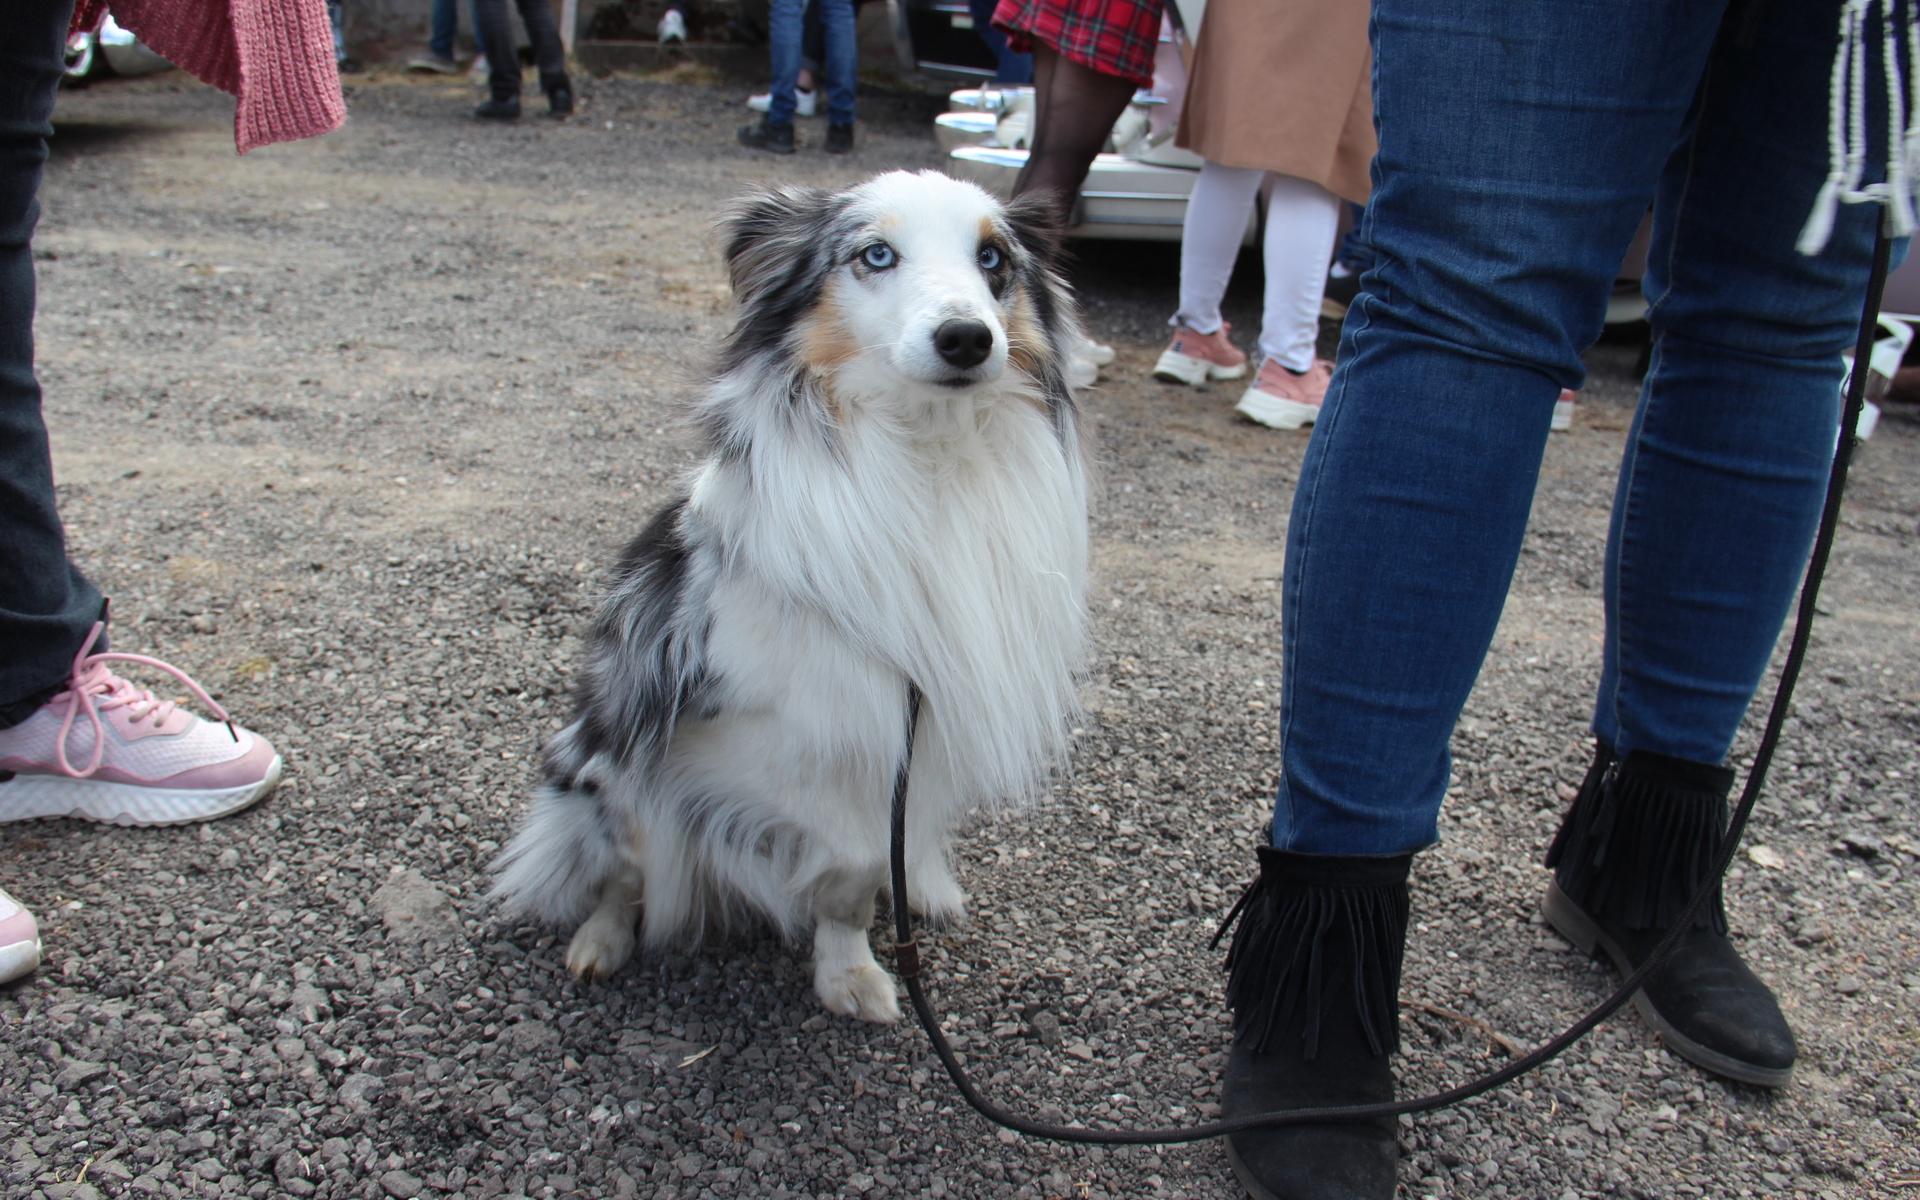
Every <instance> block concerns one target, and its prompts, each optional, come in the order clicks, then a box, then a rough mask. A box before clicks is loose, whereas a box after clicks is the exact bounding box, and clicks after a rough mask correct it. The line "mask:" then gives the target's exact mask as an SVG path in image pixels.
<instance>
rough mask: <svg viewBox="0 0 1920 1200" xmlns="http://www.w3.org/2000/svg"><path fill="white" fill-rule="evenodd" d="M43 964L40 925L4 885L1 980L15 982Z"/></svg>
mask: <svg viewBox="0 0 1920 1200" xmlns="http://www.w3.org/2000/svg"><path fill="white" fill-rule="evenodd" d="M39 965H40V927H39V926H38V925H36V924H34V922H33V914H32V913H30V912H28V911H27V910H26V909H24V908H22V907H21V906H20V902H19V901H18V900H15V899H14V898H13V897H12V896H9V895H7V893H6V889H5V888H0V983H12V982H13V981H14V980H16V979H18V978H20V977H21V976H22V975H27V974H31V973H32V971H33V969H34V968H35V967H38V966H39Z"/></svg>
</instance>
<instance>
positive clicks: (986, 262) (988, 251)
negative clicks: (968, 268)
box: [980, 246, 1001, 271]
mask: <svg viewBox="0 0 1920 1200" xmlns="http://www.w3.org/2000/svg"><path fill="white" fill-rule="evenodd" d="M1000 262H1001V255H1000V247H998V246H982V247H980V269H981V270H983V271H998V270H999V269H1000Z"/></svg>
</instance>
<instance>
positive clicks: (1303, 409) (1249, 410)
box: [1233, 389, 1320, 429]
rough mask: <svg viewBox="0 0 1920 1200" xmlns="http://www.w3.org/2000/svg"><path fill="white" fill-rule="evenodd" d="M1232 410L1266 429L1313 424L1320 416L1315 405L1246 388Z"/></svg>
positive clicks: (1293, 427) (1299, 427)
mask: <svg viewBox="0 0 1920 1200" xmlns="http://www.w3.org/2000/svg"><path fill="white" fill-rule="evenodd" d="M1233 411H1235V412H1237V413H1239V414H1240V415H1241V416H1243V417H1245V418H1246V419H1247V420H1249V421H1257V422H1258V423H1260V424H1262V425H1265V426H1266V427H1267V428H1268V429H1301V428H1304V427H1306V426H1308V425H1311V424H1313V423H1314V422H1315V421H1316V420H1318V419H1319V418H1320V409H1319V407H1318V406H1317V405H1313V404H1302V403H1300V402H1299V401H1298V400H1283V399H1281V398H1280V397H1279V396H1273V395H1269V394H1268V393H1266V392H1259V391H1253V390H1251V389H1249V390H1248V392H1247V394H1246V395H1244V396H1242V397H1240V403H1238V404H1236V405H1234V406H1233Z"/></svg>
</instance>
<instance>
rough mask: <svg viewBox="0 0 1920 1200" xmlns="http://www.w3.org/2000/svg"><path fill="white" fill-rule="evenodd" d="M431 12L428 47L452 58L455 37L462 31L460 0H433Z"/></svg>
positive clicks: (440, 54) (437, 53)
mask: <svg viewBox="0 0 1920 1200" xmlns="http://www.w3.org/2000/svg"><path fill="white" fill-rule="evenodd" d="M429 14H430V15H429V17H428V23H427V49H428V50H429V51H431V52H432V53H434V54H436V55H438V56H440V57H441V58H452V57H453V39H454V38H455V37H457V36H459V33H460V0H433V7H432V8H431V9H430V10H429ZM475 25H476V26H477V25H478V22H475Z"/></svg>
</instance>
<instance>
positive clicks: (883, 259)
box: [860, 242, 898, 271]
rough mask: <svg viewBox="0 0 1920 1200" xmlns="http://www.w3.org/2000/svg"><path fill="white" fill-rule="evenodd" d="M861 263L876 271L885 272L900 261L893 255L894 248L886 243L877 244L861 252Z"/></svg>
mask: <svg viewBox="0 0 1920 1200" xmlns="http://www.w3.org/2000/svg"><path fill="white" fill-rule="evenodd" d="M860 261H862V262H864V263H866V264H867V265H868V266H869V267H872V268H873V269H874V270H876V271H884V270H886V269H887V268H888V267H891V266H892V265H893V264H894V263H895V262H896V261H898V260H897V259H896V257H895V255H894V253H893V247H892V246H889V245H887V244H886V243H885V242H875V243H874V244H873V245H871V246H868V247H867V248H866V249H865V250H864V251H862V252H861V254H860Z"/></svg>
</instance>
